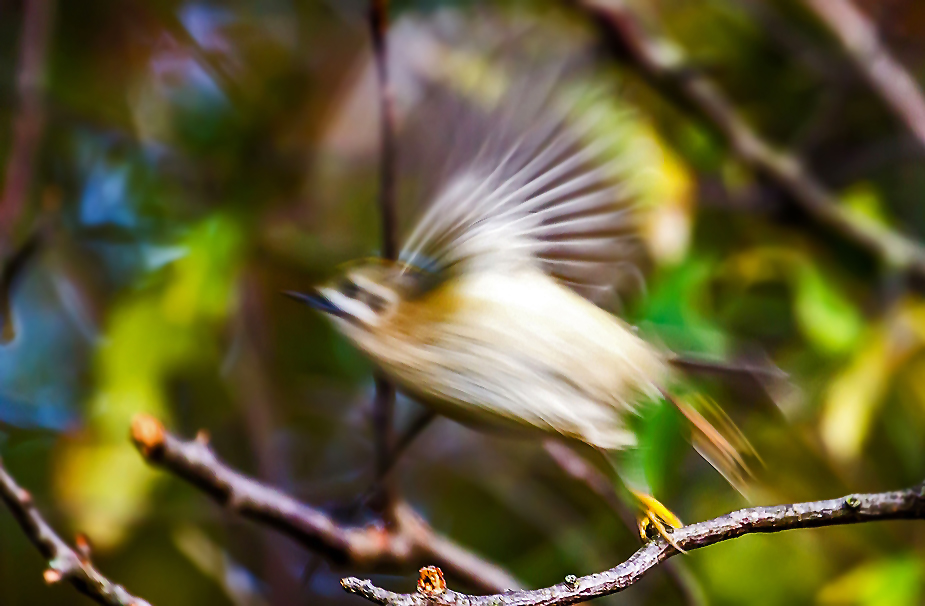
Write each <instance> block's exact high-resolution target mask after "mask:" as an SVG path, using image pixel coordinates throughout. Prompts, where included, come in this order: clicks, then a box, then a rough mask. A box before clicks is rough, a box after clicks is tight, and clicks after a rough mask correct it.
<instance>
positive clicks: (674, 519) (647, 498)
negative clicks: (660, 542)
mask: <svg viewBox="0 0 925 606" xmlns="http://www.w3.org/2000/svg"><path fill="white" fill-rule="evenodd" d="M632 492H633V496H635V497H636V498H637V499H639V503H640V504H641V505H642V510H643V512H642V515H641V516H640V517H639V536H641V537H642V540H643V541H648V540H649V529H650V528H654V529H655V530H656V532H658V534H659V536H661V537H662V538H663V539H665V540H666V541H668V544H669V545H671V546H672V547H674V548H675V549H677V550H678V551H680V552H681V553H687V552H686V551H684V550H683V549H681V546H680V545H678V543H677V541H675V540H674V538H673V537H672V536H671V532H670V531H669V530H668V527H671V528H681V527H682V526H683V525H684V524H682V523H681V520H679V519H678V516H676V515H675V514H673V513H672V512H671V510H670V509H668V508H667V507H665V506H664V505H662V504H661V503H660V502H659V501H658V499H656V498H655V497H653V496H652V495H648V494H643V493H641V492H636V491H635V490H634V491H632Z"/></svg>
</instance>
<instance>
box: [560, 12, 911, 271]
mask: <svg viewBox="0 0 925 606" xmlns="http://www.w3.org/2000/svg"><path fill="white" fill-rule="evenodd" d="M566 4H567V5H569V6H571V7H572V8H574V9H577V10H579V11H581V12H582V13H584V14H585V15H586V16H587V17H588V18H590V19H591V20H592V21H593V22H594V24H595V25H597V27H598V30H599V31H600V33H601V37H602V39H603V40H604V42H605V43H606V45H607V48H608V49H609V51H610V52H611V54H613V55H614V57H616V58H617V59H619V60H621V61H624V62H625V63H627V64H628V65H629V66H630V67H631V68H633V69H635V70H636V71H637V72H638V73H639V74H640V75H641V76H642V77H643V78H644V79H645V80H646V81H647V82H648V83H649V84H651V85H652V86H653V87H654V88H655V89H656V90H657V91H658V92H660V93H661V94H663V95H664V96H665V97H666V98H668V99H670V100H673V101H675V102H676V103H678V104H679V105H680V106H682V107H683V108H685V109H687V110H688V111H689V112H691V113H692V114H693V115H694V116H695V117H697V118H699V119H700V120H701V121H702V122H703V123H704V124H705V125H706V126H708V127H709V128H710V129H711V130H713V131H714V132H715V133H717V134H719V135H720V136H721V137H722V138H723V139H724V140H725V141H726V143H727V144H728V145H729V148H730V149H731V150H732V152H733V153H734V154H735V155H736V156H737V157H738V158H739V159H740V160H741V161H742V162H744V163H745V164H746V165H748V166H749V167H751V168H752V169H753V170H754V171H755V172H757V173H758V174H761V175H763V176H764V177H765V178H767V179H768V180H769V181H770V182H771V183H774V184H775V185H776V186H777V187H779V188H780V189H781V190H782V191H783V192H785V193H786V194H787V195H788V199H789V200H790V201H791V202H792V203H794V204H795V205H797V206H798V207H799V208H801V209H802V210H803V212H805V213H806V215H807V216H808V217H810V218H811V219H813V220H814V221H815V222H817V223H819V224H821V225H823V226H825V227H826V228H828V229H830V230H832V231H833V232H835V233H838V234H839V235H841V237H843V238H845V239H847V240H849V241H851V242H853V243H854V244H855V245H857V246H859V247H860V248H862V249H864V250H866V251H867V252H868V253H870V254H871V255H873V256H874V257H876V258H877V259H878V260H879V261H880V262H881V263H883V264H884V265H885V266H887V267H891V268H894V269H897V270H900V271H902V272H906V273H908V274H910V275H912V276H914V277H916V278H917V279H918V280H919V281H925V247H923V246H922V245H921V244H920V243H919V242H916V241H915V240H912V239H910V238H907V237H906V236H903V235H901V234H899V233H897V232H896V231H894V230H891V229H889V228H888V227H884V226H882V225H879V224H877V223H875V222H873V221H869V220H866V219H864V218H862V217H859V216H857V215H855V214H854V213H852V212H851V211H849V210H848V209H847V208H845V207H844V206H842V205H841V204H839V201H838V199H837V198H836V197H835V196H834V195H833V194H832V193H831V192H830V191H829V190H828V189H827V188H826V186H825V185H824V184H823V183H822V182H820V181H819V179H818V178H817V177H816V176H814V175H813V174H812V173H811V172H810V171H809V169H808V168H807V167H806V166H805V165H804V164H803V163H802V162H801V161H800V160H799V158H797V157H796V156H795V155H793V154H791V153H788V152H787V151H786V150H783V149H777V148H775V147H774V146H773V145H772V144H771V143H769V142H768V141H767V140H765V139H764V138H763V137H762V136H761V135H759V134H758V132H757V131H756V130H755V129H754V128H752V127H751V126H750V125H749V124H748V122H747V121H746V120H745V118H744V117H743V116H742V114H741V113H740V112H739V111H738V109H736V107H735V105H734V104H733V103H732V102H731V101H730V100H729V98H728V97H727V96H726V95H725V94H724V93H723V92H722V90H721V89H720V88H719V87H718V86H717V85H716V84H715V83H714V82H713V80H711V79H710V78H709V77H708V76H707V75H706V74H704V73H703V72H702V71H699V70H697V69H696V67H695V66H693V65H691V64H690V63H689V62H688V60H687V58H686V56H685V53H684V51H683V50H682V49H681V48H680V47H679V46H678V45H676V44H675V43H674V42H672V41H671V40H669V39H668V38H666V37H664V36H661V35H659V34H658V33H654V32H650V31H648V30H647V29H646V27H645V26H644V25H643V24H642V22H641V20H640V19H639V18H638V16H637V15H636V14H635V12H634V11H633V10H632V8H631V7H630V6H629V5H628V3H626V2H625V1H624V0H566Z"/></svg>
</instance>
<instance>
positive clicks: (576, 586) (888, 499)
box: [341, 483, 925, 606]
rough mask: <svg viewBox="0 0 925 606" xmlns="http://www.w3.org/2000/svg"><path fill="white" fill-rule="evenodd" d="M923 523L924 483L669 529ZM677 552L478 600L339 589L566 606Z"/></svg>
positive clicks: (684, 536)
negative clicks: (907, 521)
mask: <svg viewBox="0 0 925 606" xmlns="http://www.w3.org/2000/svg"><path fill="white" fill-rule="evenodd" d="M923 518H925V483H922V484H919V485H917V486H914V487H912V488H909V489H907V490H899V491H895V492H882V493H876V494H852V495H848V496H845V497H842V498H840V499H830V500H828V501H814V502H810V503H795V504H793V505H778V506H776V507H752V508H750V509H742V510H739V511H735V512H732V513H728V514H726V515H724V516H720V517H718V518H714V519H712V520H708V521H706V522H700V523H699V524H691V525H690V526H684V527H683V528H679V529H677V530H675V531H674V532H673V535H672V537H673V538H674V540H675V541H676V542H677V544H678V545H679V546H680V547H681V548H682V549H684V550H685V551H691V550H694V549H700V548H701V547H707V546H708V545H715V544H716V543H720V542H722V541H728V540H730V539H735V538H738V537H741V536H744V535H747V534H755V533H769V532H780V531H783V530H792V529H796V528H818V527H821V526H839V525H844V524H858V523H862V522H873V521H878V520H910V519H923ZM678 553H679V552H678V551H677V550H676V549H675V548H674V547H672V546H671V545H669V544H668V542H667V541H665V540H664V539H662V538H658V539H656V540H654V541H651V542H649V543H647V544H646V545H644V546H643V547H641V548H640V549H639V550H638V551H636V553H634V554H633V555H632V556H631V557H630V558H629V559H628V560H626V561H625V562H622V563H621V564H618V565H617V566H614V567H613V568H611V569H610V570H607V571H604V572H600V573H596V574H591V575H588V576H584V577H575V576H571V575H570V576H568V577H566V579H565V582H563V583H559V584H557V585H553V586H551V587H547V588H545V589H532V590H524V591H507V592H503V593H498V594H494V595H484V596H474V595H465V594H461V593H457V592H455V591H452V590H449V589H445V588H439V587H438V588H437V589H434V588H433V584H425V583H419V588H418V591H417V592H415V593H409V594H400V593H393V592H391V591H387V590H385V589H382V588H380V587H377V586H375V585H373V584H372V583H371V582H370V581H367V580H361V579H358V578H355V577H349V578H345V579H343V580H342V581H341V585H343V587H344V589H345V590H347V591H349V592H351V593H355V594H357V595H360V596H362V597H364V598H366V599H367V600H369V601H371V602H374V603H376V604H381V605H383V606H449V605H454V606H459V605H460V604H465V605H466V606H566V605H567V604H575V603H578V602H584V601H587V600H590V599H593V598H598V597H601V596H605V595H611V594H614V593H619V592H621V591H623V590H625V589H626V588H628V587H630V586H631V585H633V584H634V583H636V582H637V581H639V579H641V578H642V577H643V576H644V575H646V574H647V573H648V572H649V571H650V570H652V569H654V568H656V567H657V566H658V565H659V564H661V563H663V562H664V561H665V560H667V559H668V558H670V557H672V556H674V555H677V554H678Z"/></svg>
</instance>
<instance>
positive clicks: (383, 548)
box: [132, 415, 520, 591]
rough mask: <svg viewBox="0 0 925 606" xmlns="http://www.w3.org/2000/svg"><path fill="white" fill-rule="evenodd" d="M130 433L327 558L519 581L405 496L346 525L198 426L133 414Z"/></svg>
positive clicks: (228, 502) (487, 585)
mask: <svg viewBox="0 0 925 606" xmlns="http://www.w3.org/2000/svg"><path fill="white" fill-rule="evenodd" d="M132 441H133V442H134V443H135V445H136V446H137V447H138V449H139V451H140V452H141V454H142V456H143V457H144V458H145V460H146V461H147V462H148V463H150V464H151V465H154V466H156V467H161V468H163V469H166V470H168V471H170V472H172V473H174V474H175V475H177V476H179V477H181V478H183V479H184V480H186V481H187V482H189V483H191V484H193V485H194V486H196V487H197V488H199V489H200V490H202V491H203V492H205V493H206V494H208V495H209V496H210V497H212V498H213V499H215V500H216V501H217V502H219V503H220V504H222V505H225V506H226V507H228V508H229V509H231V510H232V511H234V512H235V513H237V514H239V515H241V516H242V517H245V518H249V519H251V520H254V521H256V522H260V523H262V524H265V525H267V526H270V527H272V528H274V529H276V530H278V531H280V532H282V533H283V534H285V535H288V536H289V537H292V538H293V539H295V540H297V541H299V542H300V543H302V544H303V545H304V546H305V547H307V548H308V549H311V550H312V551H315V552H317V553H319V554H321V555H323V556H325V557H326V558H328V559H329V560H330V561H331V562H333V563H334V564H338V565H351V566H356V567H359V568H363V569H368V570H382V569H386V570H388V569H395V568H398V567H407V566H409V565H411V564H419V563H420V562H423V561H425V560H428V561H434V562H438V563H439V564H440V565H441V566H443V567H444V568H445V569H446V570H447V571H448V572H450V573H452V574H453V575H454V576H456V577H458V578H460V579H461V580H463V581H465V582H467V583H470V584H471V585H472V586H474V587H480V588H482V589H484V590H486V591H504V590H506V589H509V588H512V587H519V586H520V584H519V583H518V582H517V580H516V579H514V578H513V577H512V576H511V575H510V574H508V573H507V572H506V571H504V570H503V569H501V568H500V567H498V566H496V565H495V564H492V563H490V562H487V561H485V560H483V559H482V558H480V557H479V556H477V555H475V554H473V553H472V552H470V551H468V550H466V549H465V548H463V547H461V546H459V545H457V544H455V543H453V542H452V541H451V540H449V539H448V538H446V537H442V536H440V535H438V534H436V533H435V532H434V531H433V530H432V529H431V528H430V526H429V525H428V524H427V523H426V522H425V521H424V520H423V519H421V518H420V516H418V515H417V514H416V513H415V512H414V511H413V510H412V509H411V508H410V507H409V506H408V505H407V504H405V503H401V502H398V503H396V505H395V507H394V512H393V515H394V523H393V524H392V525H391V526H390V527H388V528H383V527H382V526H381V525H369V526H362V527H360V526H347V525H343V524H340V523H338V522H337V521H335V520H334V519H333V518H331V517H330V516H329V515H328V514H326V513H324V512H323V511H321V510H319V509H315V508H314V507H310V506H308V505H305V504H303V503H301V502H299V501H297V500H296V499H294V498H293V497H291V496H289V495H287V494H285V493H284V492H282V491H279V490H276V489H275V488H271V487H269V486H266V485H264V484H261V483H260V482H257V481H256V480H253V479H251V478H248V477H246V476H244V475H242V474H240V473H238V472H237V471H235V470H233V469H231V468H230V467H228V466H227V465H225V464H224V463H222V462H221V461H219V460H218V458H217V457H216V456H215V453H213V452H212V449H211V448H209V445H208V443H207V439H206V437H205V434H204V433H200V434H199V436H197V438H196V439H195V440H192V441H184V440H181V439H179V438H177V437H175V436H173V435H171V434H170V433H168V432H167V431H166V430H165V429H164V426H163V425H162V424H161V423H160V422H159V421H158V420H156V419H154V418H153V417H150V416H148V415H139V416H137V417H136V418H135V420H134V421H133V422H132Z"/></svg>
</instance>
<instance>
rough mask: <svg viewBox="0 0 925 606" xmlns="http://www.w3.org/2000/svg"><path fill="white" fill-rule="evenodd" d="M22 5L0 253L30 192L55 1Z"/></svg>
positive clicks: (0, 196)
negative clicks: (14, 111)
mask: <svg viewBox="0 0 925 606" xmlns="http://www.w3.org/2000/svg"><path fill="white" fill-rule="evenodd" d="M24 8H25V15H24V17H23V27H22V33H21V34H20V42H19V65H18V67H17V72H16V92H17V96H18V113H17V114H16V117H15V119H14V123H13V142H12V145H11V146H10V157H9V160H8V162H7V165H6V175H5V179H4V182H3V191H2V193H0V256H5V254H6V251H4V248H6V249H7V251H8V250H9V249H10V248H11V247H12V243H11V242H10V238H11V237H12V234H13V226H14V224H15V223H16V220H17V219H18V218H19V216H20V214H21V213H22V209H23V207H24V206H25V203H26V198H27V196H28V194H29V185H30V183H31V181H32V173H33V170H34V166H33V164H34V162H35V156H36V154H37V153H38V148H39V142H40V141H41V138H42V130H43V128H44V124H45V112H44V107H43V99H42V88H43V86H44V79H45V63H46V55H47V54H48V38H49V32H50V29H51V22H52V17H53V15H54V1H53V0H29V1H28V2H26V3H25V5H24Z"/></svg>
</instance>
